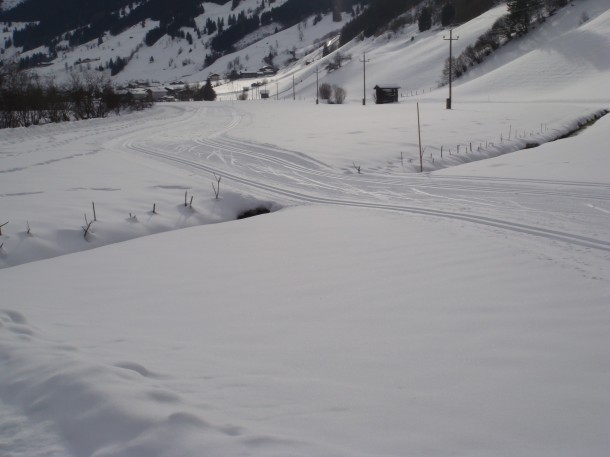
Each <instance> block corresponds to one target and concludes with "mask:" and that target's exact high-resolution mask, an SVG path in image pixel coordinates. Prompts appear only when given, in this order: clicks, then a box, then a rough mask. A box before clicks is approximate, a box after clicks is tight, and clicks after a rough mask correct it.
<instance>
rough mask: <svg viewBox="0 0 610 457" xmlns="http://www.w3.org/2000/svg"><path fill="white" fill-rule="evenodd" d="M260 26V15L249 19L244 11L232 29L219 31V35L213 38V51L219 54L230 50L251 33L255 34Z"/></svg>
mask: <svg viewBox="0 0 610 457" xmlns="http://www.w3.org/2000/svg"><path fill="white" fill-rule="evenodd" d="M259 26H260V18H259V17H258V14H254V15H252V16H250V17H247V16H246V14H245V13H244V12H243V11H242V12H241V13H239V15H238V16H237V19H236V21H235V22H234V23H233V25H231V26H230V27H228V28H226V29H224V30H222V31H219V32H218V35H216V36H215V37H214V38H212V49H213V50H215V51H217V52H223V51H227V50H230V49H231V48H232V47H233V45H234V44H235V43H237V42H238V41H239V40H241V39H242V38H243V37H245V36H246V35H248V34H249V33H252V32H254V31H255V30H256V29H258V27H259Z"/></svg>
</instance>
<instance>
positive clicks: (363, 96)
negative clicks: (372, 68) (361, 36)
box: [360, 52, 370, 105]
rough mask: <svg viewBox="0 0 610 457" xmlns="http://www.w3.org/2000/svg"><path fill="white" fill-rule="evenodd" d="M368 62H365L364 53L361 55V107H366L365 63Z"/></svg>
mask: <svg viewBox="0 0 610 457" xmlns="http://www.w3.org/2000/svg"><path fill="white" fill-rule="evenodd" d="M369 60H370V59H369ZM369 60H366V52H365V53H363V54H362V59H361V60H360V62H362V76H363V81H364V84H363V90H362V104H363V105H366V63H367V62H368V61H369Z"/></svg>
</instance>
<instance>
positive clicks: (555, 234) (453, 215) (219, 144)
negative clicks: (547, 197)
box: [125, 140, 610, 252]
mask: <svg viewBox="0 0 610 457" xmlns="http://www.w3.org/2000/svg"><path fill="white" fill-rule="evenodd" d="M197 142H198V144H200V145H205V146H209V147H213V148H216V149H219V150H222V151H224V152H226V153H231V152H232V153H240V154H248V155H250V156H253V157H255V158H257V159H260V160H266V161H269V162H270V163H273V164H276V165H281V166H283V167H286V168H287V169H290V170H293V171H295V172H299V173H306V174H309V175H312V177H314V176H315V177H318V178H322V177H325V178H334V179H337V178H338V176H339V175H338V174H336V173H332V172H331V171H325V170H321V169H315V167H314V169H312V168H309V167H306V166H305V165H298V164H295V163H293V162H291V161H289V160H287V159H280V158H278V157H276V156H273V155H272V152H270V153H269V154H266V153H263V152H261V146H259V145H257V146H253V148H252V150H250V151H248V150H246V149H245V148H239V147H237V146H235V145H229V144H227V143H225V142H223V141H211V140H197ZM125 146H127V147H129V148H130V149H132V150H135V151H138V152H140V153H143V154H147V155H149V156H153V157H157V158H159V159H162V160H165V161H170V162H173V163H177V164H180V165H182V166H186V167H188V168H191V169H196V170H201V171H205V172H209V173H221V174H222V175H223V176H224V177H226V178H227V179H231V180H232V181H235V182H238V183H241V184H244V185H247V186H250V187H253V188H256V189H259V190H262V191H265V192H267V193H270V194H272V195H280V196H283V197H287V198H289V199H292V200H295V201H301V202H307V203H317V204H326V205H337V206H348V207H358V208H369V209H376V210H387V211H395V212H402V213H411V214H420V215H426V216H435V217H443V218H449V219H454V220H460V221H465V222H471V223H474V224H479V225H484V226H488V227H494V228H500V229H503V230H509V231H512V232H519V233H524V234H529V235H533V236H538V237H544V238H547V239H551V240H556V241H562V242H566V243H570V244H573V245H578V246H584V247H588V248H593V249H597V250H602V251H607V252H610V241H605V240H600V239H596V238H592V237H587V236H582V235H577V234H574V233H569V232H564V231H560V230H552V229H546V228H542V227H536V226H533V225H527V224H522V223H516V222H512V221H509V220H504V219H498V218H492V217H486V216H481V215H476V214H470V213H465V212H455V211H445V210H439V209H431V208H425V207H419V206H408V205H397V204H388V203H382V202H377V201H365V200H354V199H350V198H336V197H329V196H324V195H316V194H315V193H311V192H304V191H302V190H295V189H290V188H288V187H286V186H277V185H273V184H269V183H266V182H263V181H259V180H256V179H252V178H249V177H245V176H242V175H240V174H237V173H232V172H231V171H229V170H228V169H226V168H225V169H222V170H221V169H219V168H218V167H216V166H213V165H208V164H206V163H202V162H198V161H195V160H190V159H187V158H184V157H180V156H176V155H172V154H168V153H165V152H161V151H159V150H155V148H152V147H150V146H149V145H146V146H144V145H138V144H133V143H129V144H125ZM463 179H465V178H463ZM499 181H500V182H502V181H505V182H511V183H512V182H516V181H517V180H515V181H512V180H499ZM528 182H529V183H530V184H531V183H541V184H544V182H543V181H533V180H528ZM324 184H329V186H328V187H332V184H331V183H324ZM383 184H387V183H383ZM404 184H405V183H404V181H403V182H402V185H404ZM558 184H562V183H558ZM571 184H574V185H575V184H576V183H571ZM582 184H583V185H585V186H586V185H587V183H582ZM441 185H442V184H441ZM450 186H451V185H450ZM467 187H468V188H469V189H475V188H476V187H474V186H467ZM591 187H595V186H594V185H592V186H591ZM602 187H604V186H602ZM337 188H338V189H339V188H342V189H343V190H346V189H345V188H344V187H343V186H338V187H337ZM476 189H478V188H476ZM493 190H494V191H495V192H498V188H497V187H495V186H494V187H493ZM514 190H515V189H514V188H513V189H511V191H513V192H514ZM532 192H533V191H532ZM542 192H545V193H547V194H552V195H555V196H574V195H572V194H569V193H567V192H566V193H565V194H564V193H563V192H550V191H549V192H546V191H542ZM580 197H583V198H586V196H582V195H581V196H580ZM595 198H597V199H600V196H599V195H596V196H595Z"/></svg>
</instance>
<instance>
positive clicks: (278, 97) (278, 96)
mask: <svg viewBox="0 0 610 457" xmlns="http://www.w3.org/2000/svg"><path fill="white" fill-rule="evenodd" d="M275 99H276V100H279V99H280V85H279V83H278V82H277V81H276V82H275Z"/></svg>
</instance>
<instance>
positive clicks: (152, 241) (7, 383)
mask: <svg viewBox="0 0 610 457" xmlns="http://www.w3.org/2000/svg"><path fill="white" fill-rule="evenodd" d="M569 8H573V10H571V9H569ZM569 8H568V9H567V10H566V11H564V12H563V13H560V14H558V16H557V20H563V21H565V22H563V24H567V23H569V22H570V21H571V20H572V19H573V16H572V15H573V14H576V13H573V11H575V10H576V9H578V10H579V11H581V10H583V9H586V10H587V11H589V12H590V16H591V20H590V21H589V22H587V23H585V24H578V22H577V21H575V22H574V23H573V24H572V27H571V28H570V27H566V28H565V30H564V33H559V34H555V35H554V37H553V39H552V41H551V42H550V43H555V44H557V46H555V45H554V44H548V45H542V46H541V47H540V46H537V45H536V44H537V43H538V42H540V41H544V40H545V38H544V37H545V33H547V32H548V31H549V30H551V29H545V28H544V27H543V28H541V29H540V30H539V31H538V32H536V33H534V34H532V35H531V36H530V37H529V38H528V39H527V40H523V41H521V42H520V43H513V44H512V45H509V46H512V47H507V48H506V49H503V51H502V52H500V53H499V54H498V55H497V56H496V57H494V59H493V60H492V61H490V62H489V63H488V64H485V65H488V66H487V67H484V66H482V67H481V68H480V69H478V70H477V71H480V72H481V74H480V75H478V76H477V77H472V78H469V80H465V81H464V82H460V83H458V84H456V87H455V88H454V89H455V92H454V94H455V97H456V98H455V105H454V109H453V110H451V111H447V110H445V109H444V97H445V96H446V95H445V90H444V89H443V90H441V91H437V92H434V91H433V92H432V93H426V94H424V95H423V96H422V95H419V96H417V97H413V98H411V97H409V98H405V99H403V100H402V103H400V104H398V105H393V106H376V105H372V104H367V106H362V105H361V104H360V103H359V102H358V100H357V99H358V96H359V95H357V93H355V94H354V95H353V98H354V99H355V100H351V101H350V103H348V104H346V105H342V106H339V105H326V104H323V105H315V104H313V103H312V97H311V95H307V96H305V95H304V94H305V93H303V96H302V97H300V98H302V99H301V100H297V101H295V102H293V101H291V100H290V101H274V100H269V101H266V102H265V101H249V102H232V101H228V100H225V101H222V102H214V103H168V104H158V105H157V106H155V107H154V108H153V109H151V110H150V111H147V112H143V113H135V114H130V115H122V116H120V117H113V118H108V119H103V120H91V121H85V122H76V123H70V124H61V125H47V126H41V127H34V128H29V129H15V130H10V131H9V130H5V131H1V132H0V219H1V220H0V224H1V223H3V222H5V221H7V220H9V221H10V222H9V224H8V225H6V226H5V227H3V228H2V233H3V235H2V237H0V244H2V243H3V246H2V248H0V266H2V267H4V268H3V269H2V270H0V291H1V297H2V299H1V301H0V455H10V456H45V457H50V456H53V457H55V456H64V457H71V456H74V457H81V456H95V457H101V456H130V457H131V456H146V457H151V456H167V457H175V456H199V455H209V456H231V457H234V456H246V455H248V456H274V455H277V456H280V455H281V456H286V455H291V456H292V455H294V456H321V457H322V456H324V457H328V456H378V455H388V456H390V455H396V456H398V455H407V454H408V455H421V456H435V457H436V456H449V455H467V456H476V455H481V456H490V455H493V456H515V455H524V456H525V455H527V456H553V457H555V456H573V455H582V456H602V455H606V454H608V451H609V450H610V439H609V438H608V434H607V430H608V429H609V428H610V416H609V415H608V413H607V412H608V410H609V409H610V396H609V395H608V392H607V386H608V385H609V382H610V357H609V355H608V351H607V347H608V346H609V344H610V336H609V335H610V332H609V331H608V329H609V324H610V310H609V308H608V304H609V303H610V268H609V266H610V224H609V223H608V222H609V217H610V175H609V174H608V173H607V170H608V169H610V167H609V166H610V163H609V162H610V160H609V156H608V144H609V141H610V133H609V132H610V117H608V116H605V117H602V118H601V119H600V120H599V121H597V123H595V124H594V125H593V126H591V127H588V128H587V129H585V130H584V131H582V132H581V133H580V134H579V135H577V136H574V137H571V138H568V139H563V140H559V141H555V142H549V143H546V144H543V145H542V146H539V147H537V148H533V149H527V150H521V151H517V150H518V149H520V148H522V147H524V146H525V145H526V144H527V143H533V142H538V143H542V142H545V141H548V140H551V139H554V138H556V137H558V136H561V135H562V134H564V133H566V132H567V131H569V130H571V129H572V128H574V127H575V126H576V125H577V124H578V123H579V122H583V121H585V120H587V119H589V118H590V117H591V116H593V115H594V114H595V113H600V112H601V111H603V110H607V109H608V108H609V106H610V101H609V98H608V92H607V88H606V86H604V85H603V84H602V82H603V81H607V80H608V76H609V74H608V68H607V66H606V65H605V62H606V61H604V60H603V58H604V56H605V55H606V54H607V49H609V48H608V47H604V46H601V45H600V46H594V47H591V46H590V45H591V43H608V41H609V37H610V32H609V31H610V27H608V21H609V17H610V16H609V12H608V11H607V7H605V6H604V3H603V2H601V1H596V0H587V1H584V2H579V3H576V4H575V6H574V7H569ZM490 14H491V13H490ZM562 18H563V19H562ZM487 20H488V23H489V21H492V20H493V19H492V18H491V17H489V18H488V19H487ZM472 27H473V28H474V27H479V28H481V27H482V28H484V27H483V25H482V24H477V23H473V24H472ZM465 30H466V29H464V30H462V31H460V33H462V34H463V35H462V36H466V32H465ZM553 30H554V29H553ZM431 33H432V32H431ZM439 33H441V32H439ZM437 38H438V37H437ZM386 42H387V39H386ZM431 42H432V41H431ZM387 43H390V44H387V46H391V42H387ZM544 43H546V41H544ZM559 44H561V46H559ZM354 46H373V44H372V43H360V44H358V43H356V44H355V45H354ZM384 46H385V45H384ZM422 46H426V45H424V44H422ZM518 48H522V52H518ZM539 48H541V49H543V51H542V52H543V54H544V55H545V57H544V58H545V67H544V68H542V69H539V70H541V71H535V68H534V66H533V63H532V59H531V54H532V53H537V52H539V51H537V49H539ZM378 49H379V54H378V58H381V57H380V56H382V55H383V54H384V52H385V51H384V48H383V47H382V46H380V47H379V48H378ZM386 49H387V48H386ZM420 49H424V48H420ZM560 50H561V51H560ZM585 51H586V52H588V54H586V55H587V56H588V59H589V60H590V61H591V62H593V63H594V64H592V65H584V64H583V56H584V55H585ZM404 52H405V53H407V50H405V51H404ZM368 55H369V53H368V51H367V56H368ZM371 55H372V56H374V53H373V52H371ZM422 62H423V61H422ZM570 62H571V63H572V67H570V68H571V71H570V72H568V73H567V74H565V75H564V76H561V75H559V76H558V77H557V78H554V79H552V80H549V81H548V85H547V86H546V89H548V90H541V89H540V82H541V81H544V80H545V78H547V77H546V76H545V74H544V72H543V71H542V70H544V69H545V68H548V66H552V65H555V66H556V67H557V68H559V67H562V68H563V67H565V66H566V65H568V64H569V63H570ZM429 66H430V67H431V66H432V64H429ZM371 68H373V66H372V67H371ZM423 68H424V64H423V63H422V64H421V65H419V66H414V68H413V71H414V72H415V71H420V70H421V69H423ZM485 68H487V69H486V70H485ZM426 71H427V72H428V73H427V74H429V75H431V74H433V73H435V72H436V70H431V69H428V70H426ZM388 74H389V73H388ZM514 74H521V75H524V76H523V78H522V79H521V80H519V92H518V93H517V92H514V89H515V87H513V88H511V89H510V90H509V89H506V84H503V81H506V79H507V77H505V75H514ZM339 75H340V74H337V77H339ZM346 75H347V73H344V74H343V77H344V78H345V79H344V80H343V83H344V84H345V85H346V87H348V88H349V87H351V86H353V87H361V86H359V84H360V80H359V75H358V74H357V75H355V76H353V78H352V79H349V78H347V76H346ZM562 75H563V73H562ZM289 78H290V79H291V76H289ZM547 79H548V78H547ZM303 84H305V83H303ZM308 84H309V83H308ZM302 87H305V86H302ZM350 90H351V89H350ZM308 94H310V92H308ZM416 101H418V102H419V106H420V114H421V118H422V141H423V144H424V146H425V147H426V150H425V154H424V163H423V165H424V173H421V174H420V173H418V166H419V155H418V146H417V129H416V125H417V120H416V110H415V108H416V105H415V102H416ZM471 142H472V144H473V151H472V152H471V151H470V143H471ZM458 144H459V145H460V152H459V153H458V152H457V145H458ZM441 146H443V157H442V158H441V157H440V148H441ZM449 149H451V154H450V155H449ZM401 151H402V152H403V156H402V159H401V155H400V153H401ZM514 151H517V152H514ZM430 154H431V155H430ZM354 165H359V166H360V167H361V173H358V172H357V171H356V169H355V167H354ZM214 173H216V175H217V176H222V180H221V184H220V185H221V192H220V198H219V199H215V198H214V192H213V189H212V183H214V182H215V180H214ZM185 191H186V192H187V195H188V198H190V196H191V195H192V196H193V197H194V200H193V205H192V207H185V206H184V193H185ZM92 202H95V203H96V212H97V217H98V220H97V221H96V222H94V223H93V225H92V230H93V232H92V233H91V234H90V235H89V237H88V239H87V240H85V238H84V237H83V230H82V229H81V226H82V225H83V224H84V216H85V213H86V214H87V217H88V220H90V219H91V217H92V207H91V203H92ZM153 203H156V209H157V214H152V212H151V210H152V205H153ZM258 205H265V206H267V207H269V208H271V209H272V213H271V214H270V215H265V216H259V217H256V218H251V219H247V220H243V221H235V220H234V219H235V217H236V216H237V213H238V212H240V211H242V210H243V209H247V208H251V207H254V206H258ZM130 213H131V215H132V216H133V215H135V216H136V217H135V218H133V217H130ZM28 223H29V225H30V227H31V234H30V235H28V234H27V233H25V232H26V227H27V224H28ZM160 232H164V233H160ZM144 235H150V236H144ZM92 248H95V249H92Z"/></svg>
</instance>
